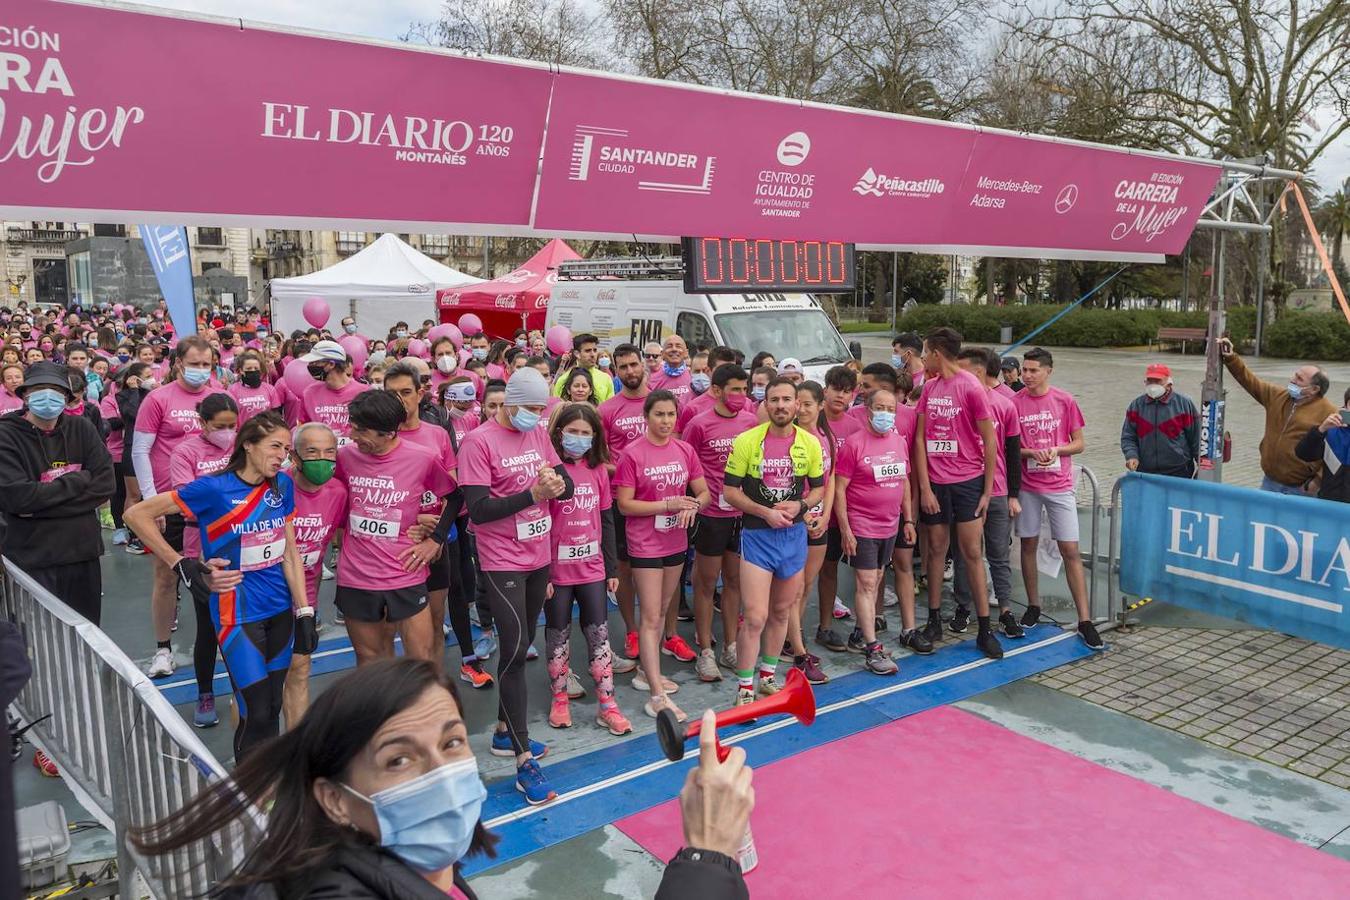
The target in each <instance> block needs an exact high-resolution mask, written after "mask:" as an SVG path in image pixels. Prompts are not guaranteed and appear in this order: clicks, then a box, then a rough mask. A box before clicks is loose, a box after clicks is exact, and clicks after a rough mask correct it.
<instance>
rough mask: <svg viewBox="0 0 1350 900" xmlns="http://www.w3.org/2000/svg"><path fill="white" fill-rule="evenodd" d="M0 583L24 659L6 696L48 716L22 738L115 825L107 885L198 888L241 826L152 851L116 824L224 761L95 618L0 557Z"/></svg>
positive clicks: (128, 889) (134, 821) (126, 892)
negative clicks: (27, 674) (14, 690)
mask: <svg viewBox="0 0 1350 900" xmlns="http://www.w3.org/2000/svg"><path fill="white" fill-rule="evenodd" d="M0 586H2V587H3V590H0V614H3V615H4V617H5V618H6V619H7V620H8V621H11V622H14V623H16V624H17V625H18V626H19V627H20V629H21V630H22V631H23V633H24V637H25V639H26V641H27V644H28V653H29V657H30V660H31V662H32V666H33V677H32V679H31V680H30V681H29V682H28V684H27V685H26V686H25V687H24V689H23V692H22V693H21V694H20V695H19V698H18V699H17V700H16V701H15V706H16V707H17V709H18V712H19V715H20V716H21V717H22V718H23V720H24V722H33V721H36V720H37V719H40V718H41V717H42V716H45V715H48V714H50V716H51V718H49V719H47V720H45V721H43V722H40V723H38V724H37V725H36V726H34V727H33V728H32V729H31V730H30V731H29V732H28V736H29V737H30V738H32V739H33V742H34V743H35V744H37V745H38V746H39V747H40V748H41V749H42V750H44V751H45V752H46V753H47V754H48V755H49V756H51V758H52V759H53V760H54V761H55V762H56V765H57V767H58V769H59V770H60V772H61V776H62V778H64V779H65V782H66V784H67V786H68V787H69V788H70V789H71V790H72V792H73V793H74V794H75V796H76V797H77V799H79V800H80V802H81V803H82V804H83V805H84V806H85V807H86V808H87V809H88V810H89V811H90V812H91V813H92V814H93V815H94V816H95V817H96V818H97V819H98V820H99V821H100V822H101V823H102V824H103V825H104V827H106V828H107V829H108V830H109V831H110V832H112V833H113V834H114V835H115V838H116V846H117V865H118V882H119V895H120V896H121V897H123V898H124V900H127V898H139V897H141V896H143V895H144V894H145V893H146V891H147V890H148V892H149V894H150V895H151V896H153V897H156V898H175V900H176V898H183V897H192V896H204V895H205V894H206V893H207V892H208V891H209V890H210V888H211V886H212V885H213V884H214V883H216V881H218V880H219V878H220V877H222V876H223V875H225V874H226V873H228V872H230V871H231V870H232V869H234V868H235V866H237V865H238V863H239V862H240V861H241V860H242V858H243V852H242V851H243V841H244V834H243V831H242V829H232V830H231V831H230V832H229V833H228V834H226V835H223V836H219V835H218V836H217V837H215V838H213V839H211V840H206V841H198V842H196V843H194V844H191V845H189V846H187V847H184V848H182V849H180V850H177V851H175V852H173V853H171V854H166V855H164V856H158V857H146V856H143V855H141V854H140V853H138V852H137V851H135V850H134V849H132V847H131V846H130V845H129V844H128V841H127V829H128V827H129V826H132V825H145V824H149V823H151V822H154V821H157V820H159V819H162V818H164V817H165V816H167V815H169V814H170V813H173V812H175V811H177V810H178V809H180V808H181V807H182V806H183V804H184V803H185V801H186V800H187V799H188V798H189V797H191V796H192V795H193V794H195V793H197V792H198V791H199V790H201V789H202V788H203V787H205V786H206V785H208V784H210V783H212V782H215V781H218V780H219V779H221V778H223V777H224V775H225V771H224V769H223V768H222V767H221V765H220V763H218V762H217V761H216V759H215V757H213V756H212V755H211V752H210V751H209V750H207V749H206V747H205V745H203V744H202V742H201V741H200V740H198V739H197V736H196V735H195V734H193V732H192V729H191V728H190V727H188V725H187V723H186V722H184V721H183V718H182V717H181V716H180V715H179V714H178V712H177V711H176V710H175V709H174V708H173V706H171V705H170V704H169V703H168V701H166V700H165V699H164V698H163V697H162V696H161V695H160V693H159V690H158V689H157V688H156V687H155V686H154V684H153V683H151V681H150V680H149V679H148V678H147V677H146V675H145V674H144V673H143V672H142V671H141V670H140V668H139V667H138V666H137V665H136V664H135V663H134V662H132V661H131V659H130V658H128V657H127V655H126V654H125V653H123V652H122V650H121V649H120V648H119V647H118V646H117V645H116V644H114V643H113V642H112V640H111V639H109V638H108V636H107V635H105V634H104V633H103V632H102V631H101V630H100V629H99V628H98V627H97V626H95V625H94V624H93V623H92V622H90V621H89V620H88V619H86V618H84V617H83V616H81V615H79V614H78V613H76V612H75V611H73V610H72V609H70V607H68V606H66V605H65V604H64V603H62V602H61V601H59V600H57V599H56V598H55V597H54V596H53V595H52V594H51V593H50V592H49V591H47V590H46V589H45V588H43V587H42V586H41V585H39V584H38V583H37V582H35V581H34V580H33V579H32V578H31V577H29V576H28V575H27V573H25V572H23V571H22V570H20V569H17V568H15V567H14V565H13V564H11V563H9V562H8V561H7V560H5V561H4V575H3V581H2V582H0ZM138 877H139V879H140V880H143V886H141V885H138V884H137V881H138Z"/></svg>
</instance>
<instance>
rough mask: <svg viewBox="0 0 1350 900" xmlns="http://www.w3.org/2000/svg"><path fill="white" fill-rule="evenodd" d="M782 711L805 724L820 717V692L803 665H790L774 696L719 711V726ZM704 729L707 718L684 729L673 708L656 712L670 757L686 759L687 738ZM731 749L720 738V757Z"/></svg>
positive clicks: (664, 748) (722, 759)
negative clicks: (792, 667)
mask: <svg viewBox="0 0 1350 900" xmlns="http://www.w3.org/2000/svg"><path fill="white" fill-rule="evenodd" d="M779 713H787V714H788V715H791V716H796V718H797V721H798V722H800V723H802V724H803V725H810V724H811V723H812V722H814V721H815V720H816V695H815V693H814V692H813V691H812V690H811V685H810V683H809V682H808V681H807V680H806V676H805V675H803V674H802V673H801V670H800V669H789V670H788V674H787V682H786V685H785V686H784V687H783V689H782V690H781V691H779V692H778V693H776V694H774V695H773V696H771V697H765V698H764V699H762V700H756V701H755V702H754V703H747V704H746V705H745V706H734V707H732V708H731V709H727V710H723V711H722V712H720V713H718V714H717V727H718V728H721V727H722V726H724V725H737V724H739V723H741V722H747V721H749V720H751V719H758V718H760V717H761V716H772V715H777V714H779ZM702 730H703V722H702V721H701V720H695V721H693V722H691V723H690V724H689V727H688V728H686V729H685V730H684V731H683V732H681V731H680V723H679V722H678V721H676V719H675V713H673V712H671V711H670V710H669V709H663V710H661V712H660V713H658V714H657V716H656V737H657V739H658V740H659V741H660V742H661V751H662V752H663V753H665V754H666V759H668V760H670V761H671V762H679V761H680V760H682V759H684V744H685V741H688V740H689V739H691V738H697V737H698V734H699V732H700V731H702ZM730 752H731V751H730V750H729V749H727V748H726V747H723V746H722V742H721V741H718V742H717V759H718V760H719V761H720V762H726V758H727V754H728V753H730Z"/></svg>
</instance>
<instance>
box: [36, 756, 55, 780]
mask: <svg viewBox="0 0 1350 900" xmlns="http://www.w3.org/2000/svg"><path fill="white" fill-rule="evenodd" d="M33 768H35V769H37V770H38V772H39V773H41V774H42V775H43V777H45V778H60V777H61V773H60V772H58V771H56V763H54V762H52V758H51V757H50V756H48V755H47V754H45V753H43V752H42V751H41V750H35V751H33Z"/></svg>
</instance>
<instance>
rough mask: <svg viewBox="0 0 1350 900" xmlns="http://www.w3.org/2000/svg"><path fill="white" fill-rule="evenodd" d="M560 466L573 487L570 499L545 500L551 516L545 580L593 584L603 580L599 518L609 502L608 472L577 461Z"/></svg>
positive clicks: (609, 504)
mask: <svg viewBox="0 0 1350 900" xmlns="http://www.w3.org/2000/svg"><path fill="white" fill-rule="evenodd" d="M563 467H564V468H566V469H567V474H568V475H569V476H570V477H571V479H572V484H573V485H574V486H575V487H574V490H573V493H572V496H571V498H570V499H568V500H551V501H549V515H551V516H552V517H553V547H552V562H551V563H550V564H549V579H550V580H551V581H552V582H553V583H554V584H595V583H596V582H597V581H604V580H605V556H604V552H603V550H602V548H601V546H600V538H601V532H602V529H601V522H600V520H601V517H602V515H603V513H604V511H605V510H607V509H609V508H610V506H611V505H613V498H612V496H611V494H610V487H609V472H608V471H607V470H606V469H605V467H604V466H596V467H595V468H594V469H592V468H591V467H590V466H588V465H586V463H584V462H582V461H581V460H568V461H566V462H564V463H563Z"/></svg>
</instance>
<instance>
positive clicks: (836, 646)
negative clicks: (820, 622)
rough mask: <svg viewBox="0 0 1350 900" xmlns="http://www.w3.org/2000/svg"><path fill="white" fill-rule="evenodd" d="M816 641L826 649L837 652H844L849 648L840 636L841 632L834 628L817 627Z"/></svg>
mask: <svg viewBox="0 0 1350 900" xmlns="http://www.w3.org/2000/svg"><path fill="white" fill-rule="evenodd" d="M816 643H817V644H819V645H820V646H822V647H824V648H825V649H826V650H833V651H834V652H835V653H843V652H844V651H845V650H847V649H848V645H847V644H845V643H844V639H843V638H841V637H840V636H839V632H837V631H835V630H834V629H833V628H817V629H816Z"/></svg>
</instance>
